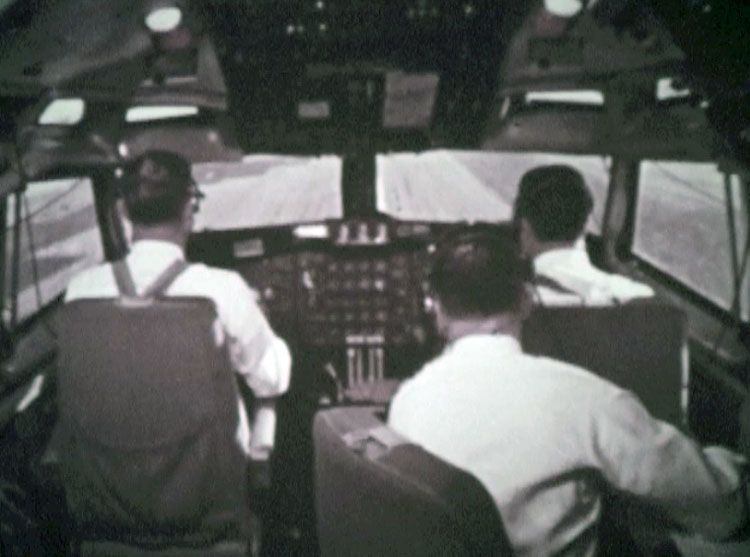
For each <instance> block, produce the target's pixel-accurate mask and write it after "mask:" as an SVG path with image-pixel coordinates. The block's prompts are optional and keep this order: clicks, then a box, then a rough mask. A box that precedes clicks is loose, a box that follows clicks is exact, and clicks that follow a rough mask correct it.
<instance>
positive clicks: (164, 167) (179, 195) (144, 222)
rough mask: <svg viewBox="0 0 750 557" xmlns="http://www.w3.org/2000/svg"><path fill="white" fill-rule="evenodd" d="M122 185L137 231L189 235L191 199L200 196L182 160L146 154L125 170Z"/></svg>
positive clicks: (163, 154)
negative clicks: (170, 231) (171, 230)
mask: <svg viewBox="0 0 750 557" xmlns="http://www.w3.org/2000/svg"><path fill="white" fill-rule="evenodd" d="M121 184H122V193H123V197H124V200H125V207H126V209H127V212H128V216H129V218H130V220H131V222H132V223H133V226H134V227H135V228H136V229H140V230H141V231H143V230H164V229H173V230H174V231H175V232H177V231H179V232H180V233H185V234H187V233H188V232H189V230H190V226H191V225H192V214H193V212H194V205H193V200H194V199H196V198H197V197H199V195H200V194H199V190H198V188H197V186H196V184H195V182H194V181H193V178H192V175H191V172H190V163H189V162H188V161H186V160H185V159H184V158H182V157H181V156H179V155H176V154H175V153H171V152H168V151H148V152H147V153H145V154H143V155H141V156H140V157H138V158H137V159H135V160H133V161H132V162H131V163H129V164H128V165H127V166H126V167H125V168H124V172H123V176H122V179H121Z"/></svg>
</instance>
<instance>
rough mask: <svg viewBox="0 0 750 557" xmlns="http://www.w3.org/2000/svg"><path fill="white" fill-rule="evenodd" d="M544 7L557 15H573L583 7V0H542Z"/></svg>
mask: <svg viewBox="0 0 750 557" xmlns="http://www.w3.org/2000/svg"><path fill="white" fill-rule="evenodd" d="M544 9H545V10H547V11H548V12H549V13H551V14H552V15H556V16H558V17H573V16H574V15H576V14H577V13H578V12H580V11H581V10H582V9H583V0H544Z"/></svg>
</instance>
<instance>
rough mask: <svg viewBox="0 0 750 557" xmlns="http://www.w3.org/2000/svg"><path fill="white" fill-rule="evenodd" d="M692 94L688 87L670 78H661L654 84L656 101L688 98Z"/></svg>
mask: <svg viewBox="0 0 750 557" xmlns="http://www.w3.org/2000/svg"><path fill="white" fill-rule="evenodd" d="M691 94H692V92H691V91H690V88H689V87H686V86H685V85H684V84H681V83H679V82H678V80H676V79H674V78H672V77H662V78H661V79H659V80H658V81H657V82H656V100H657V101H666V100H669V99H679V98H683V97H689V96H690V95H691Z"/></svg>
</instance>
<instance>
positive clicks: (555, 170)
mask: <svg viewBox="0 0 750 557" xmlns="http://www.w3.org/2000/svg"><path fill="white" fill-rule="evenodd" d="M593 207H594V200H593V198H592V197H591V192H589V189H588V188H587V187H586V184H585V182H584V181H583V176H581V173H580V172H578V171H577V170H576V169H574V168H571V167H570V166H567V165H563V164H554V165H548V166H540V167H538V168H534V169H533V170H529V171H528V172H527V173H526V174H524V175H523V177H522V178H521V183H520V184H519V186H518V196H517V197H516V202H515V207H514V219H515V220H516V222H518V220H519V219H520V218H521V217H524V218H526V220H528V221H529V224H530V225H531V228H532V229H533V231H534V234H535V235H536V237H537V238H538V239H539V240H540V241H542V242H574V241H575V240H576V239H577V238H578V237H579V236H580V235H581V234H582V233H583V230H584V227H585V226H586V219H588V217H589V214H590V213H591V210H592V209H593Z"/></svg>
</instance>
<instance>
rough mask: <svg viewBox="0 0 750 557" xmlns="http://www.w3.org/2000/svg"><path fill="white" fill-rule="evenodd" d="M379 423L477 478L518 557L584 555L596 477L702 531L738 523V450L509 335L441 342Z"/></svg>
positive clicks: (591, 544) (595, 508)
mask: <svg viewBox="0 0 750 557" xmlns="http://www.w3.org/2000/svg"><path fill="white" fill-rule="evenodd" d="M388 423H389V425H390V426H391V427H393V429H395V430H396V431H397V432H399V433H401V434H402V435H404V436H405V437H407V438H409V439H410V440H412V441H413V442H414V443H416V444H418V445H421V446H422V447H424V448H425V449H426V450H427V451H429V452H431V453H433V454H435V455H436V456H438V457H439V458H442V459H443V460H445V461H447V462H449V463H451V464H453V465H454V466H456V467H458V468H461V469H463V470H466V471H468V472H470V473H472V474H473V475H474V476H476V477H477V478H478V479H479V480H480V481H481V482H482V484H483V485H484V486H485V487H486V488H487V490H488V491H489V493H490V495H491V496H492V497H493V499H494V500H495V502H496V504H497V506H498V509H499V510H500V514H501V516H502V518H503V521H504V523H505V527H506V529H507V531H508V535H509V537H510V540H511V543H512V544H513V546H514V548H515V550H516V551H517V553H518V554H519V555H550V554H553V553H561V554H566V555H593V554H594V553H595V552H596V547H597V539H596V525H597V523H598V519H599V515H600V511H601V498H600V493H599V487H598V485H599V484H598V481H600V480H601V479H602V478H603V479H604V480H605V481H606V482H607V484H609V485H610V486H612V487H614V488H616V489H618V490H621V491H624V492H627V493H631V494H634V495H637V496H642V497H647V498H648V499H649V500H650V501H653V502H656V503H658V504H660V505H661V506H662V507H663V508H664V509H665V510H666V511H667V512H668V513H670V515H671V516H672V517H673V518H674V519H675V520H677V521H678V522H680V523H681V524H683V525H684V526H686V527H688V528H689V529H693V530H696V531H699V532H702V533H705V534H708V535H712V536H716V537H721V536H726V535H728V534H729V533H731V532H733V531H734V529H735V528H737V527H739V526H740V525H742V523H743V521H744V520H745V516H744V513H745V511H744V501H743V495H742V492H741V489H740V487H739V486H740V477H739V472H738V467H739V464H740V463H741V462H742V459H741V457H739V456H737V455H735V454H734V453H731V452H730V451H727V450H725V449H721V448H718V447H712V448H706V449H701V448H700V447H699V446H698V445H697V444H696V443H694V442H693V441H691V440H689V439H688V438H687V437H685V436H684V435H683V434H682V433H680V432H679V431H678V430H677V429H675V428H674V427H673V426H671V425H669V424H666V423H663V422H660V421H657V420H655V419H654V418H652V417H651V416H650V415H649V414H648V412H647V411H646V410H645V409H644V408H643V406H642V405H641V403H640V402H639V401H638V400H637V399H636V397H635V396H634V395H633V394H631V393H629V392H627V391H624V390H622V389H620V388H618V387H616V386H615V385H613V384H611V383H608V382H606V381H604V380H603V379H601V378H599V377H597V376H595V375H593V374H592V373H589V372H588V371H586V370H584V369H581V368H579V367H576V366H573V365H570V364H566V363H563V362H559V361H555V360H552V359H549V358H543V357H535V356H529V355H526V354H524V353H523V352H522V351H521V347H520V345H519V343H518V341H517V340H516V339H515V338H513V337H510V336H501V335H470V336H465V337H462V338H460V339H459V340H457V341H455V342H454V343H453V344H451V345H449V346H448V348H447V349H446V350H445V351H444V352H443V354H441V355H440V356H438V357H437V358H436V359H435V360H433V361H431V362H429V363H428V364H426V365H425V366H424V367H423V368H422V369H421V370H420V371H419V372H418V373H417V374H416V376H414V377H413V378H412V379H410V380H408V381H406V382H405V383H404V384H403V386H402V387H401V389H400V390H399V391H398V393H397V394H396V395H395V397H394V398H393V400H392V402H391V407H390V412H389V417H388Z"/></svg>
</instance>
